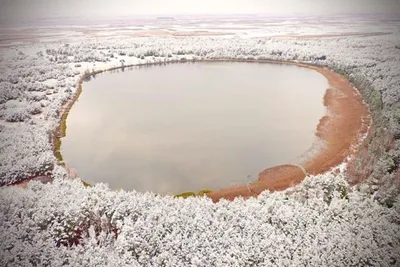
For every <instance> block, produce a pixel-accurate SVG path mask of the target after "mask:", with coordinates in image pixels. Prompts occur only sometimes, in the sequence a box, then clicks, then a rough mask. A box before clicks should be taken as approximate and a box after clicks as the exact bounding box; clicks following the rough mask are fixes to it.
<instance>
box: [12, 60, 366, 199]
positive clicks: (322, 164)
mask: <svg viewBox="0 0 400 267" xmlns="http://www.w3.org/2000/svg"><path fill="white" fill-rule="evenodd" d="M196 62H244V63H269V64H286V65H295V66H298V67H303V68H308V69H312V70H315V71H317V72H319V73H321V74H322V75H323V76H324V77H325V78H326V79H327V80H328V84H329V88H328V89H327V90H326V92H325V95H324V106H325V107H326V109H327V113H328V114H326V115H324V116H323V117H322V118H321V119H320V121H319V123H318V125H317V126H316V133H315V135H316V136H317V137H319V138H320V139H322V140H324V141H325V142H326V144H327V145H326V147H325V148H322V149H319V150H318V152H317V153H315V155H312V156H311V157H310V158H308V159H307V160H305V164H301V165H300V166H298V165H292V164H284V165H278V166H274V167H271V168H267V169H265V170H263V171H262V172H260V174H259V176H258V179H257V180H256V181H255V182H253V183H251V184H250V185H242V186H235V187H227V188H223V189H219V190H216V191H213V192H211V193H208V194H206V196H207V197H209V198H211V199H212V201H213V202H218V201H219V200H220V199H221V198H225V199H227V200H233V199H234V198H236V197H244V198H248V197H253V196H257V195H258V194H260V193H261V192H262V191H264V190H270V191H277V190H284V189H286V188H289V187H291V186H294V185H296V184H298V183H300V182H301V181H302V180H303V179H304V178H305V177H306V174H314V175H315V174H320V173H324V172H326V171H328V170H329V169H331V168H333V167H335V166H337V165H339V164H340V163H342V162H344V161H345V160H346V158H347V157H348V156H350V155H353V154H354V153H355V152H356V151H355V150H357V148H355V146H356V147H358V146H359V145H360V144H358V142H357V141H359V139H360V136H361V135H362V134H365V133H367V131H368V127H369V125H370V123H371V118H370V116H369V110H368V107H367V105H366V104H365V103H364V102H363V99H362V96H361V95H360V93H359V92H358V91H357V90H356V89H355V88H354V87H353V86H352V85H351V84H350V82H349V81H348V80H347V79H346V78H345V77H343V76H342V75H340V74H338V73H336V72H333V71H331V70H329V69H327V68H326V67H320V66H316V65H312V64H308V63H301V62H295V61H280V60H268V59H253V60H251V59H200V60H187V59H185V60H172V61H166V62H152V63H139V64H133V65H126V66H118V67H112V68H109V69H106V70H98V71H94V72H91V73H88V74H84V75H83V76H82V77H80V78H79V81H78V82H77V90H76V92H75V93H74V95H73V96H72V98H71V99H69V100H68V101H67V102H66V103H65V104H64V105H63V106H62V108H61V110H60V122H59V125H58V126H57V127H56V129H55V130H54V131H53V133H52V136H51V142H52V146H53V153H54V155H55V156H56V158H57V160H58V162H57V163H56V164H60V165H62V166H64V167H65V168H66V169H67V172H68V173H71V171H70V170H71V169H70V168H68V167H67V166H66V164H65V163H64V162H63V159H62V155H61V153H60V147H61V138H62V137H64V136H65V132H66V120H67V118H68V113H69V111H70V110H71V108H72V107H73V105H74V103H75V101H76V100H77V99H78V98H79V96H80V94H81V93H82V83H83V82H84V81H85V80H86V79H88V78H90V77H91V76H93V75H97V74H100V73H102V72H105V71H112V70H116V69H121V68H130V67H141V66H151V65H167V64H175V63H196ZM365 119H366V120H367V123H365ZM337 129H340V131H337ZM354 145H355V146H354ZM40 178H41V177H40ZM72 178H74V177H72ZM31 180H38V179H36V177H33V178H32V177H30V178H27V179H23V180H21V181H19V182H17V183H15V184H13V185H16V186H22V187H24V186H26V184H27V183H28V182H29V181H31ZM82 182H83V183H84V184H86V183H85V182H84V181H82ZM249 189H250V190H249Z"/></svg>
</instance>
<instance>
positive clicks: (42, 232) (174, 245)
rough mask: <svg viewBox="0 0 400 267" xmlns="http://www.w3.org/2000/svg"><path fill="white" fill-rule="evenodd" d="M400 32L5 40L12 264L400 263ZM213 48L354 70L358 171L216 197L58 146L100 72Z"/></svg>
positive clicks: (0, 233)
mask: <svg viewBox="0 0 400 267" xmlns="http://www.w3.org/2000/svg"><path fill="white" fill-rule="evenodd" d="M398 40H399V35H398V34H390V35H380V36H369V37H341V38H327V39H310V40H296V39H274V38H249V39H244V38H220V37H182V38H137V39H131V38H123V37H121V38H118V39H116V38H108V37H105V38H101V39H100V40H98V39H91V38H87V39H85V40H82V42H80V43H79V42H75V43H74V44H48V45H46V47H45V46H44V45H40V44H37V45H33V46H17V47H12V48H5V49H2V50H0V72H1V77H0V141H1V142H0V152H1V153H0V184H1V185H7V184H12V183H15V182H18V181H21V180H23V179H25V178H27V177H31V176H35V175H42V174H44V173H47V172H51V173H52V175H53V176H54V177H55V180H54V182H53V183H52V184H41V183H39V182H31V183H30V184H29V185H28V189H22V188H16V187H2V188H0V206H1V208H0V240H1V242H0V263H1V264H0V265H2V266H60V265H70V266H107V265H108V266H396V265H399V264H400V251H399V248H400V244H399V243H400V238H399V233H400V229H399V228H400V227H399V225H400V215H399V214H400V202H399V193H400V172H399V163H400V88H399V87H400V75H399V71H398V70H399V69H400V66H399V64H400V63H399V62H400V50H399V49H398V48H396V46H397V45H398ZM182 59H187V60H201V59H274V60H296V61H301V62H306V63H310V64H316V65H319V66H325V67H329V68H330V69H333V70H335V71H337V72H340V73H342V74H344V75H345V76H347V77H348V78H349V79H350V81H351V82H352V83H353V84H354V85H356V86H357V88H358V89H359V90H360V92H361V94H362V95H363V96H364V99H365V101H366V102H367V103H368V104H369V106H370V108H371V112H372V116H373V120H374V124H373V128H371V134H370V136H369V137H368V138H367V145H366V146H365V147H366V148H365V149H366V151H365V153H362V154H360V155H359V156H358V158H357V162H356V167H357V168H356V170H355V171H356V173H359V176H360V177H363V178H365V180H364V182H363V183H362V184H360V185H359V186H356V187H353V188H350V187H349V186H348V184H347V182H346V181H347V179H348V178H349V177H347V176H346V173H343V174H339V175H333V174H325V175H320V176H316V177H308V178H307V179H306V180H305V181H304V182H303V183H302V184H300V185H299V186H297V187H295V188H293V189H291V190H287V191H285V192H278V193H269V192H264V193H262V194H261V195H260V196H259V197H258V198H253V199H249V200H246V201H244V200H243V199H236V200H235V201H233V202H227V201H221V202H219V203H217V204H213V203H212V202H211V200H209V199H207V198H189V199H186V200H184V199H174V198H171V197H160V196H156V195H153V194H142V193H137V192H129V193H128V192H123V191H121V192H114V191H111V190H109V189H108V188H107V187H106V186H104V185H96V186H94V187H92V188H86V187H84V186H83V185H82V184H81V183H80V182H79V181H77V180H70V179H68V177H66V176H67V174H66V172H65V170H64V169H63V168H62V167H60V166H59V164H58V162H57V159H56V157H55V156H54V153H53V144H52V135H53V132H54V130H55V129H56V127H57V125H58V124H59V123H60V113H61V109H62V107H63V105H64V104H65V103H66V101H68V100H69V99H71V98H72V97H73V96H74V94H75V93H76V90H77V83H78V82H79V80H80V79H81V78H82V77H83V76H84V75H85V74H88V73H93V72H95V71H99V70H104V69H109V68H112V67H118V66H122V65H123V66H125V67H127V66H129V65H133V64H139V63H151V62H160V63H162V62H168V61H177V60H182Z"/></svg>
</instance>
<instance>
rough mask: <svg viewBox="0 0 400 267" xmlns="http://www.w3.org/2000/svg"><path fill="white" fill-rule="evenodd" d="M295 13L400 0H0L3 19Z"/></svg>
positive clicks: (394, 6) (384, 5)
mask: <svg viewBox="0 0 400 267" xmlns="http://www.w3.org/2000/svg"><path fill="white" fill-rule="evenodd" d="M298 13H302V14H335V13H337V14H339V13H340V14H344V13H400V0H351V1H349V0H228V1H227V0H189V1H188V0H168V1H165V0H0V17H1V18H3V19H19V18H50V17H104V16H107V17H108V16H129V15H152V14H175V15H179V14H298Z"/></svg>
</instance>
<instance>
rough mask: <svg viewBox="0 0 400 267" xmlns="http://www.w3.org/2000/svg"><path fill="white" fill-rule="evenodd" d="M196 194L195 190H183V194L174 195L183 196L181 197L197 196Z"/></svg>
mask: <svg viewBox="0 0 400 267" xmlns="http://www.w3.org/2000/svg"><path fill="white" fill-rule="evenodd" d="M195 196H196V194H195V193H194V192H183V193H181V194H178V195H175V196H174V197H181V198H188V197H195Z"/></svg>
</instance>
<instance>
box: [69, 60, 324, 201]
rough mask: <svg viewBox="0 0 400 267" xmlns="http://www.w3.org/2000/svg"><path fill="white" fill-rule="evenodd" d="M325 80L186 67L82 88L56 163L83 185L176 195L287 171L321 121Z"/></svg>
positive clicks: (99, 80)
mask: <svg viewBox="0 0 400 267" xmlns="http://www.w3.org/2000/svg"><path fill="white" fill-rule="evenodd" d="M327 87H328V83H327V80H326V79H325V77H324V76H322V75H321V74H319V73H318V72H315V71H313V70H309V69H304V68H300V67H296V66H290V65H276V64H260V63H227V62H213V63H209V62H208V63H205V62H204V63H182V64H171V65H168V66H149V67H141V68H134V69H133V70H129V71H127V70H125V71H123V72H122V71H119V72H118V73H115V72H114V73H110V72H108V73H104V74H101V75H97V76H96V78H94V79H92V80H91V81H89V82H85V83H84V84H83V92H82V94H81V96H80V98H79V100H78V101H77V102H76V103H75V105H74V106H73V108H72V109H71V111H70V114H69V116H68V119H67V127H68V128H67V136H66V137H65V138H63V139H62V155H63V157H64V160H65V161H66V163H67V164H68V165H70V166H72V167H73V168H75V169H76V170H77V171H78V173H79V174H80V177H82V179H83V180H85V181H88V182H106V183H109V184H110V186H111V188H123V189H126V190H130V189H135V190H138V191H153V192H156V193H161V194H164V193H179V192H182V191H198V190H201V189H204V188H211V189H218V188H222V187H227V186H231V185H235V184H242V183H243V182H246V181H247V180H248V179H247V178H246V177H247V176H248V175H251V176H252V177H253V179H256V178H257V176H258V173H259V172H261V171H262V170H264V169H265V168H267V167H271V166H274V165H279V164H284V163H288V162H293V161H295V160H296V158H298V157H299V156H300V155H301V154H302V153H304V152H305V151H306V150H307V149H308V148H309V147H310V146H311V144H312V142H313V141H314V140H315V136H314V132H315V129H316V125H317V124H318V121H319V119H320V117H322V116H323V115H324V113H325V109H324V106H323V102H322V98H323V95H324V92H325V89H326V88H327Z"/></svg>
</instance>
